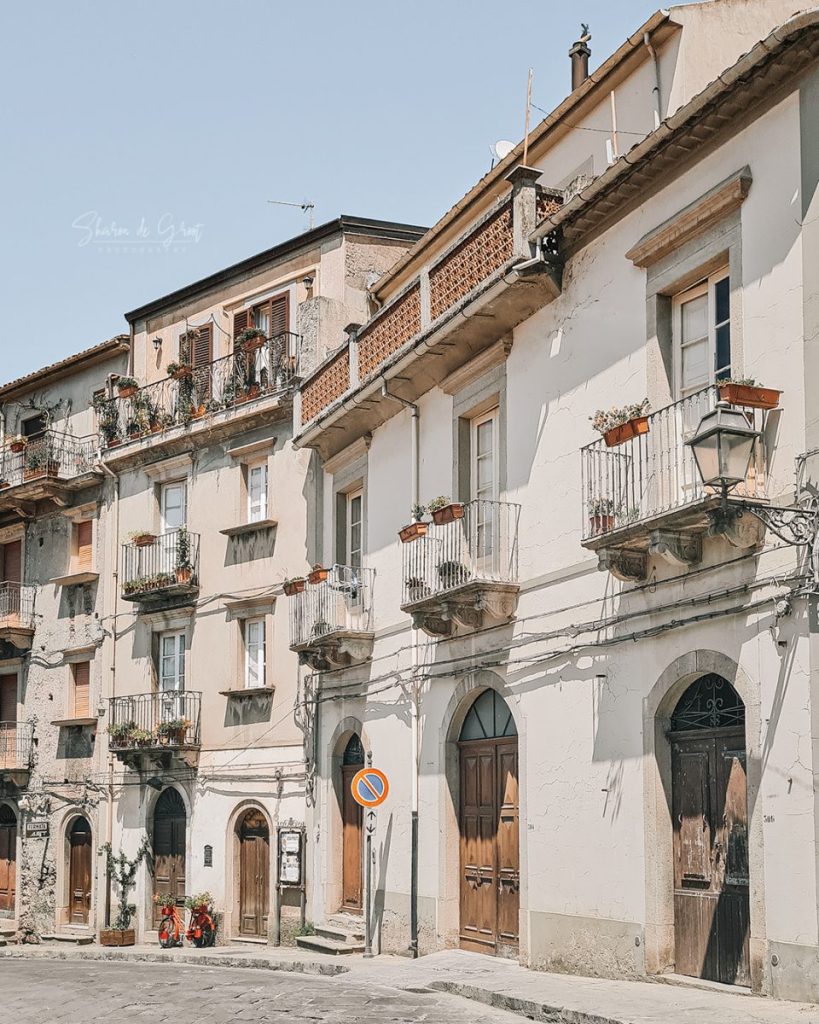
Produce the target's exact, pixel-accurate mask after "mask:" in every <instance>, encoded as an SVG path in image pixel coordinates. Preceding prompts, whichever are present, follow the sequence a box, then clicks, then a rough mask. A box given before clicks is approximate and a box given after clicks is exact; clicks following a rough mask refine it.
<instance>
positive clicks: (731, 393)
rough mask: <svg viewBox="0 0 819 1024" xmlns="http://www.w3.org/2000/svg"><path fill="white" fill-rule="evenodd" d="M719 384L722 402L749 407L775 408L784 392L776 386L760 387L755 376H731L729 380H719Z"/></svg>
mask: <svg viewBox="0 0 819 1024" xmlns="http://www.w3.org/2000/svg"><path fill="white" fill-rule="evenodd" d="M717 385H718V387H719V400H720V401H721V402H730V403H731V405H741V406H744V407H746V408H749V409H775V408H776V407H777V406H778V405H779V396H780V395H781V394H782V392H781V391H777V390H776V389H775V388H761V387H758V386H757V383H756V381H755V380H754V378H753V377H729V378H728V380H720V381H717Z"/></svg>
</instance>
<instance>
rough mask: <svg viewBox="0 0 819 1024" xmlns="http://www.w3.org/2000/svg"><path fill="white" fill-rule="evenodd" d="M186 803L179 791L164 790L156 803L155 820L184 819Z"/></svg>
mask: <svg viewBox="0 0 819 1024" xmlns="http://www.w3.org/2000/svg"><path fill="white" fill-rule="evenodd" d="M184 817H186V813H185V801H184V800H183V799H182V797H181V795H180V793H179V790H177V789H166V790H163V792H162V793H161V795H160V797H159V799H158V800H157V802H156V808H155V809H154V818H184Z"/></svg>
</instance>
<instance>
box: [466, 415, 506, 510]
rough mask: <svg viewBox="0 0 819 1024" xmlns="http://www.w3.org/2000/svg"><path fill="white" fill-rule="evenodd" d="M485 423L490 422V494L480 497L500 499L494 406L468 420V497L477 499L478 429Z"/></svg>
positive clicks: (492, 499) (498, 435)
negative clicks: (489, 495)
mask: <svg viewBox="0 0 819 1024" xmlns="http://www.w3.org/2000/svg"><path fill="white" fill-rule="evenodd" d="M486 423H491V424H492V496H491V497H488V498H487V497H482V498H481V500H483V501H500V407H499V406H497V405H496V406H494V407H493V408H492V409H488V410H487V411H486V412H482V413H479V414H478V415H477V416H472V417H471V418H470V421H469V431H470V438H469V448H470V452H469V455H470V459H469V463H470V465H469V497H470V499H473V500H478V499H479V497H480V496H479V494H478V430H479V429H480V427H482V426H483V425H484V424H486Z"/></svg>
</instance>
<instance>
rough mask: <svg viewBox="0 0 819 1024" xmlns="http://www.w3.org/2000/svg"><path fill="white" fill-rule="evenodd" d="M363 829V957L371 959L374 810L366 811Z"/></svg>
mask: <svg viewBox="0 0 819 1024" xmlns="http://www.w3.org/2000/svg"><path fill="white" fill-rule="evenodd" d="M365 831H366V833H367V838H366V841H365V853H364V856H365V857H366V858H367V863H366V865H365V873H364V877H365V883H364V907H365V911H364V958H365V959H366V960H370V959H372V956H373V928H372V918H371V913H372V884H373V856H372V853H373V832H375V811H373V810H369V811H367V824H366V828H365Z"/></svg>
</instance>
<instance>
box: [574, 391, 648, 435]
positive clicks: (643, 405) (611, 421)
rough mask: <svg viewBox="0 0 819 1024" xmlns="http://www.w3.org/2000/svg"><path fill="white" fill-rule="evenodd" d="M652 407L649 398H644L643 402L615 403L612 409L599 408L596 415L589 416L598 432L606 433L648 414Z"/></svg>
mask: <svg viewBox="0 0 819 1024" xmlns="http://www.w3.org/2000/svg"><path fill="white" fill-rule="evenodd" d="M650 408H651V405H650V403H649V401H648V399H647V398H644V399H643V400H642V402H635V403H633V404H632V405H623V406H616V405H613V406H612V407H611V408H610V409H598V410H597V412H596V413H595V414H594V416H589V419H590V420H591V425H592V427H593V428H594V429H595V430H596V431H597V433H598V434H606V433H608V431H610V430H613V429H614V428H615V427H621V426H622V425H623V424H624V423H628V422H629V421H630V420H636V419H640V418H642V417H643V416H646V415H647V413H648V411H649V409H650Z"/></svg>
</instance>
